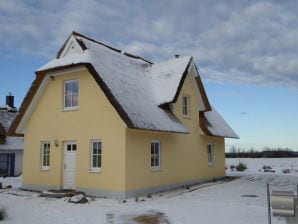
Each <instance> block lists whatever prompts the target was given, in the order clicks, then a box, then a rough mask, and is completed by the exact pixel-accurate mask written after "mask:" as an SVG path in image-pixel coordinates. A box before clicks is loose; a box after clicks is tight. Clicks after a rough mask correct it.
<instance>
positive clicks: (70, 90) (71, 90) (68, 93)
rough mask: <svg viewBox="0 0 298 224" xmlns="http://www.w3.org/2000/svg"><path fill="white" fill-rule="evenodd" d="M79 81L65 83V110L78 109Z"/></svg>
mask: <svg viewBox="0 0 298 224" xmlns="http://www.w3.org/2000/svg"><path fill="white" fill-rule="evenodd" d="M78 92H79V86H78V80H69V81H65V82H64V97H63V99H64V109H68V110H69V109H70V110H71V109H76V108H77V107H78Z"/></svg>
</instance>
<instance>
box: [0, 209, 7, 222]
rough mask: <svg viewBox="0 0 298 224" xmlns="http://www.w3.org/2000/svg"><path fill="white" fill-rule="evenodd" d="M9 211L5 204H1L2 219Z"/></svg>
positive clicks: (0, 215) (0, 217) (0, 214)
mask: <svg viewBox="0 0 298 224" xmlns="http://www.w3.org/2000/svg"><path fill="white" fill-rule="evenodd" d="M6 215H7V211H6V208H5V206H4V205H0V221H1V220H3V219H4V218H5V216H6Z"/></svg>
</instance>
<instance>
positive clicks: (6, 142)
mask: <svg viewBox="0 0 298 224" xmlns="http://www.w3.org/2000/svg"><path fill="white" fill-rule="evenodd" d="M16 114H17V109H16V108H15V107H14V96H11V95H10V96H6V104H5V105H4V106H0V177H7V176H18V175H20V174H21V173H22V166H23V137H11V136H7V130H8V128H9V126H10V124H11V122H12V121H13V119H14V118H15V116H16Z"/></svg>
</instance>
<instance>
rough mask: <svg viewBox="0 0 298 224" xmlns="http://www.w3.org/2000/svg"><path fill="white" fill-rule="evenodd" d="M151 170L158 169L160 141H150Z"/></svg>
mask: <svg viewBox="0 0 298 224" xmlns="http://www.w3.org/2000/svg"><path fill="white" fill-rule="evenodd" d="M151 169H152V170H159V169H160V141H157V140H154V141H151Z"/></svg>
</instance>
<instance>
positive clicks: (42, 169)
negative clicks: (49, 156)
mask: <svg viewBox="0 0 298 224" xmlns="http://www.w3.org/2000/svg"><path fill="white" fill-rule="evenodd" d="M40 170H41V171H49V170H50V168H49V167H44V168H40Z"/></svg>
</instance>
